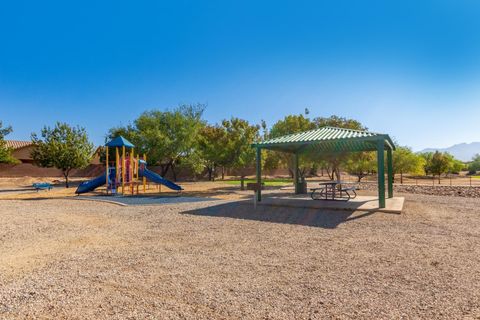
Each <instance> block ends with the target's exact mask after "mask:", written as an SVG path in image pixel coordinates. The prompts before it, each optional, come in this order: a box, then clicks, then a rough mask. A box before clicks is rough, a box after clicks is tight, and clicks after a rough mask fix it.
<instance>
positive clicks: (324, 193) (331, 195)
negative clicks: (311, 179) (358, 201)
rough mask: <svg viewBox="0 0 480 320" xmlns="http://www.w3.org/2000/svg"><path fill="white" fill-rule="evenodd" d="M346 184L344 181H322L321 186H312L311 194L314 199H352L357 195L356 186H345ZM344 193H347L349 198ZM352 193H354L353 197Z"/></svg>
mask: <svg viewBox="0 0 480 320" xmlns="http://www.w3.org/2000/svg"><path fill="white" fill-rule="evenodd" d="M342 184H343V185H345V182H342V181H326V182H320V183H319V185H320V187H319V188H310V191H312V192H311V194H310V196H311V197H312V199H313V200H336V199H338V198H340V199H342V200H347V201H348V200H350V199H354V198H355V197H356V196H357V193H356V191H355V190H356V187H355V186H351V187H344V186H342ZM337 193H339V197H337ZM343 193H345V194H346V195H347V198H346V199H345V198H344V197H343ZM350 193H353V197H352V195H351V194H350Z"/></svg>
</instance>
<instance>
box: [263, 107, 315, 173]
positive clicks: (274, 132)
mask: <svg viewBox="0 0 480 320" xmlns="http://www.w3.org/2000/svg"><path fill="white" fill-rule="evenodd" d="M312 129H315V124H314V123H312V121H311V120H310V119H309V118H306V117H305V116H304V115H302V114H300V115H288V116H286V117H284V118H283V119H282V120H278V121H277V122H276V123H275V124H274V125H273V126H272V128H271V129H270V132H269V133H268V138H270V139H272V138H277V137H281V136H285V135H288V134H293V133H297V132H302V131H308V130H312ZM269 158H270V159H268V163H269V166H270V165H271V164H272V163H275V162H276V163H277V164H278V163H279V162H280V163H282V164H283V165H285V166H286V167H287V168H288V170H289V171H290V176H291V177H293V170H294V168H293V157H292V155H291V154H288V153H283V152H282V153H276V156H275V155H270V156H269ZM311 167H312V162H311V161H310V158H308V157H303V158H302V162H301V165H300V167H299V174H300V176H301V177H303V176H304V175H305V172H307V170H308V168H311Z"/></svg>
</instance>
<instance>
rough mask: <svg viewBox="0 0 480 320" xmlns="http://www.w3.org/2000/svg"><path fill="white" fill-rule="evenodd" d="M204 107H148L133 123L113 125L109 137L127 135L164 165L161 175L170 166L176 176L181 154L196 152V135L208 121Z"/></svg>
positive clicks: (144, 151) (150, 156) (140, 148)
mask: <svg viewBox="0 0 480 320" xmlns="http://www.w3.org/2000/svg"><path fill="white" fill-rule="evenodd" d="M204 110H205V106H204V105H202V104H196V105H180V106H178V107H177V108H175V109H173V110H167V111H160V110H151V111H146V112H144V113H142V114H141V115H140V116H139V117H138V118H137V119H136V120H135V121H134V124H133V125H128V126H126V127H115V128H112V129H110V130H109V133H108V137H109V138H115V137H116V136H118V135H124V136H125V138H127V139H128V140H130V141H131V142H132V143H133V144H134V145H135V147H136V149H137V150H138V152H140V153H146V154H147V156H148V157H147V158H148V162H149V163H150V164H152V165H159V166H160V167H161V168H162V172H161V174H162V175H166V174H167V172H168V171H169V170H171V171H172V174H173V179H174V180H177V175H176V171H175V167H176V165H177V163H180V162H181V158H182V157H186V156H187V155H191V154H193V151H194V150H195V148H196V143H197V135H198V133H199V131H200V129H201V128H202V127H203V126H204V125H205V124H204V122H203V120H202V115H203V111H204ZM184 163H189V162H185V161H184ZM190 163H191V162H190ZM191 164H193V163H191Z"/></svg>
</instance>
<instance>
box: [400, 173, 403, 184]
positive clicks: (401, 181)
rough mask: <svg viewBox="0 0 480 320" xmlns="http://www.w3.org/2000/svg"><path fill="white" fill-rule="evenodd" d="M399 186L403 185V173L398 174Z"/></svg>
mask: <svg viewBox="0 0 480 320" xmlns="http://www.w3.org/2000/svg"><path fill="white" fill-rule="evenodd" d="M400 184H403V172H400Z"/></svg>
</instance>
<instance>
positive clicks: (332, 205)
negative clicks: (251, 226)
mask: <svg viewBox="0 0 480 320" xmlns="http://www.w3.org/2000/svg"><path fill="white" fill-rule="evenodd" d="M404 201H405V198H404V197H393V198H387V199H386V205H385V208H379V206H378V197H374V196H357V197H356V198H355V199H351V200H348V201H346V200H342V199H340V200H312V198H310V196H307V195H288V196H271V197H269V196H265V197H264V198H263V199H262V201H261V202H259V203H258V204H259V205H266V206H284V207H293V208H308V209H330V210H346V211H374V212H385V213H398V214H400V213H402V210H403V203H404Z"/></svg>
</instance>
